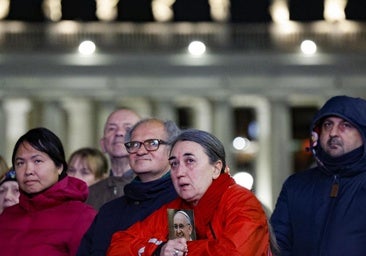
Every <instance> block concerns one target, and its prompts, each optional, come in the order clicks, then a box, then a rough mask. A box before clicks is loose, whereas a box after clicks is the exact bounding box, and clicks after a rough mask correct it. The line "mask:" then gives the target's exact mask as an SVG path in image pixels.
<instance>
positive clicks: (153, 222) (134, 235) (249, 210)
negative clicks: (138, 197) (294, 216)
mask: <svg viewBox="0 0 366 256" xmlns="http://www.w3.org/2000/svg"><path fill="white" fill-rule="evenodd" d="M167 209H193V210H194V225H195V229H196V235H197V240H194V241H189V242H187V244H188V255H193V256H195V255H199V256H204V255H207V256H209V255H212V256H217V255H230V256H239V255H240V256H243V255H248V256H261V255H270V252H269V234H268V226H267V219H266V215H265V213H264V211H263V208H262V206H261V204H260V202H259V201H258V200H257V198H256V197H255V196H254V195H253V193H252V192H250V191H249V190H247V189H245V188H243V187H241V186H240V185H237V184H235V181H234V180H233V179H232V178H231V177H230V176H229V175H228V174H221V175H220V176H219V178H218V179H216V180H214V181H213V183H212V184H211V186H210V187H209V189H208V190H207V191H206V193H205V194H204V195H203V197H202V198H201V199H200V201H199V202H198V204H197V205H196V206H192V205H190V204H188V203H187V202H185V201H184V200H182V199H180V198H178V199H176V200H174V201H172V202H171V203H168V204H166V205H164V206H163V207H161V208H160V209H159V210H157V211H156V212H155V213H153V214H152V215H150V216H149V217H148V218H147V219H145V220H144V221H142V222H137V223H136V224H134V225H133V226H131V227H130V228H129V229H127V230H126V231H119V232H116V233H115V234H114V235H113V237H112V242H111V245H110V248H109V250H108V253H107V255H108V256H117V255H124V256H127V255H140V256H145V255H153V254H154V251H155V250H156V249H157V247H158V245H159V244H161V243H162V242H165V241H167V240H168V234H169V228H168V217H167Z"/></svg>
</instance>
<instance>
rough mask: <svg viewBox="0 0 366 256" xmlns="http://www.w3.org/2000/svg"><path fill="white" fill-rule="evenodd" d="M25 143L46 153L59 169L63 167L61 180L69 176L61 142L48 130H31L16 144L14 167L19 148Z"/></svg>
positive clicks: (39, 128) (13, 158) (12, 159)
mask: <svg viewBox="0 0 366 256" xmlns="http://www.w3.org/2000/svg"><path fill="white" fill-rule="evenodd" d="M24 142H27V143H29V144H30V145H31V146H32V147H33V148H34V149H36V150H38V151H40V152H43V153H46V154H47V155H48V156H49V157H50V158H51V160H52V161H53V162H54V163H55V165H56V166H57V167H61V166H62V167H63V170H62V172H61V174H60V176H59V180H60V179H62V178H64V177H65V176H66V175H67V174H66V171H67V163H66V158H65V151H64V148H63V146H62V143H61V140H60V139H59V138H58V137H57V136H56V134H54V133H53V132H52V131H50V130H49V129H47V128H44V127H38V128H33V129H31V130H29V131H28V132H27V133H25V134H24V135H22V136H21V137H20V138H19V139H18V141H17V142H16V144H15V146H14V150H13V155H12V158H11V161H12V164H13V166H15V155H16V153H17V151H18V148H19V146H20V145H21V144H23V143H24Z"/></svg>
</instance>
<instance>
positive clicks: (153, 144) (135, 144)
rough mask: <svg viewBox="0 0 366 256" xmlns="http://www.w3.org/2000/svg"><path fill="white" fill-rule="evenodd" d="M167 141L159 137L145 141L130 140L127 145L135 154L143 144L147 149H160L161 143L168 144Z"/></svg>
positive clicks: (127, 148) (130, 151) (131, 152)
mask: <svg viewBox="0 0 366 256" xmlns="http://www.w3.org/2000/svg"><path fill="white" fill-rule="evenodd" d="M166 144H168V143H167V142H165V141H163V140H159V139H148V140H145V141H143V142H141V141H130V142H127V143H125V147H126V150H127V152H128V153H130V154H134V153H136V152H137V151H138V150H139V149H140V148H141V146H142V145H144V147H145V149H146V150H147V151H155V150H158V148H159V146H160V145H166Z"/></svg>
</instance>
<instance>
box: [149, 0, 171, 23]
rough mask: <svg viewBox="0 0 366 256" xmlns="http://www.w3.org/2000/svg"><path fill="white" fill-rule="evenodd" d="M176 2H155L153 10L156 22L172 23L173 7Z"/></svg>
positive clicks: (153, 2) (163, 0)
mask: <svg viewBox="0 0 366 256" xmlns="http://www.w3.org/2000/svg"><path fill="white" fill-rule="evenodd" d="M174 2H175V0H153V1H152V2H151V8H152V12H153V15H154V18H155V20H156V21H161V22H164V21H170V20H173V9H172V5H173V3H174Z"/></svg>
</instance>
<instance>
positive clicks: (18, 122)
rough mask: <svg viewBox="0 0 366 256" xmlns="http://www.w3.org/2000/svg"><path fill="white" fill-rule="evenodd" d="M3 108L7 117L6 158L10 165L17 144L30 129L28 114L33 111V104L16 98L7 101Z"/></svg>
mask: <svg viewBox="0 0 366 256" xmlns="http://www.w3.org/2000/svg"><path fill="white" fill-rule="evenodd" d="M3 106H4V110H5V117H6V118H5V119H6V121H5V124H6V132H5V133H6V140H5V143H4V144H5V145H6V146H5V150H6V153H5V156H4V157H5V158H6V160H7V161H8V163H9V165H10V164H11V162H10V160H11V155H12V153H13V149H14V145H15V143H16V142H17V140H18V139H19V137H20V136H22V135H23V134H24V133H26V132H27V131H28V129H29V127H28V113H29V112H30V110H31V107H32V104H31V102H30V101H29V100H28V99H23V98H16V99H5V100H4V103H3Z"/></svg>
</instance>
